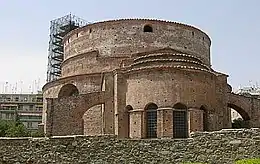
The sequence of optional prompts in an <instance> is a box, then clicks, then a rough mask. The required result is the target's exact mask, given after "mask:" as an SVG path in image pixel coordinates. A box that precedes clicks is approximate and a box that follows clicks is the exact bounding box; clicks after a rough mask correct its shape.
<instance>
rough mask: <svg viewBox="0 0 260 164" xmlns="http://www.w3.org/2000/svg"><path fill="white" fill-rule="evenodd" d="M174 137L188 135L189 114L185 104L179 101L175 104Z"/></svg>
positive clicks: (185, 136)
mask: <svg viewBox="0 0 260 164" xmlns="http://www.w3.org/2000/svg"><path fill="white" fill-rule="evenodd" d="M173 108H174V110H173V137H174V138H187V137H188V116H187V107H186V106H185V105H184V104H181V103H177V104H175V105H174V106H173Z"/></svg>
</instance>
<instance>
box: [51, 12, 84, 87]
mask: <svg viewBox="0 0 260 164" xmlns="http://www.w3.org/2000/svg"><path fill="white" fill-rule="evenodd" d="M87 24H88V22H86V21H85V20H83V19H81V18H79V17H77V16H75V15H71V14H69V15H66V16H64V17H61V18H58V19H55V20H52V21H51V26H50V41H49V49H48V68H47V82H50V81H53V80H56V79H57V78H58V77H60V76H61V63H62V62H63V59H64V50H63V44H62V40H63V37H64V36H65V35H66V34H67V33H69V32H70V31H72V30H74V29H76V28H78V27H82V26H85V25H87Z"/></svg>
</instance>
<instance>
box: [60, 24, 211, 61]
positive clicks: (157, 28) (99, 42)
mask: <svg viewBox="0 0 260 164" xmlns="http://www.w3.org/2000/svg"><path fill="white" fill-rule="evenodd" d="M145 25H150V26H152V28H153V32H143V27H144V26H145ZM210 44H211V43H210V39H209V37H208V36H207V35H206V34H205V33H203V32H202V31H200V30H198V29H196V28H194V27H191V26H186V25H182V24H177V23H170V22H168V23H167V22H163V21H152V20H150V21H149V20H121V21H110V22H103V23H96V24H92V25H91V24H90V25H87V26H85V27H83V28H79V29H77V30H74V31H72V32H71V33H70V34H69V35H67V37H66V38H65V40H64V47H65V48H64V51H65V60H67V59H68V58H70V57H73V56H77V55H79V54H84V53H86V52H91V51H96V50H98V51H99V54H100V56H102V57H105V56H107V57H108V56H109V57H125V56H129V55H130V54H133V53H139V52H146V51H151V50H155V49H162V48H166V47H168V48H172V49H175V50H178V51H181V52H184V53H188V54H194V55H196V56H197V57H199V58H200V59H201V60H202V61H203V62H204V63H205V64H207V65H210Z"/></svg>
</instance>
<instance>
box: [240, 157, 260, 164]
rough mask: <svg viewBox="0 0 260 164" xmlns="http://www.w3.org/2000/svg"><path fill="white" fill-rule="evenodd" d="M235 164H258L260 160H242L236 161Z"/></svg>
mask: <svg viewBox="0 0 260 164" xmlns="http://www.w3.org/2000/svg"><path fill="white" fill-rule="evenodd" d="M236 164H260V158H258V159H242V160H238V161H236Z"/></svg>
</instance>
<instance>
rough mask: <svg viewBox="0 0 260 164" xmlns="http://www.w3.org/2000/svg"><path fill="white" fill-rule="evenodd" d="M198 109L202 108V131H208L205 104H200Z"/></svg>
mask: <svg viewBox="0 0 260 164" xmlns="http://www.w3.org/2000/svg"><path fill="white" fill-rule="evenodd" d="M200 110H202V112H203V117H202V119H203V131H208V130H209V127H208V124H209V123H208V110H207V108H206V107H205V106H203V105H202V106H201V107H200Z"/></svg>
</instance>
